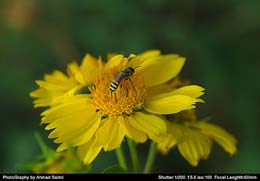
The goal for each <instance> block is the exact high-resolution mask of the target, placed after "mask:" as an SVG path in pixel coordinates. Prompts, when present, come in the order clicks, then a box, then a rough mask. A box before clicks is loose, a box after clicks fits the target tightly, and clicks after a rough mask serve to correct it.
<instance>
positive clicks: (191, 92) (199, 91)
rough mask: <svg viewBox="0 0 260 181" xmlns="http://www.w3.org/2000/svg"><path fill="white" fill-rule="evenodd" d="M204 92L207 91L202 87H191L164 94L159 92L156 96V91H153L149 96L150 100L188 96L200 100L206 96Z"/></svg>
mask: <svg viewBox="0 0 260 181" xmlns="http://www.w3.org/2000/svg"><path fill="white" fill-rule="evenodd" d="M204 90H205V89H204V88H203V87H200V86H198V85H189V86H184V87H181V88H178V89H175V90H172V91H168V92H162V93H159V92H157V94H155V92H154V91H151V92H150V93H149V94H148V99H149V100H156V99H160V98H163V97H170V96H174V95H186V96H189V97H192V98H198V97H200V96H201V95H203V94H204V92H203V91H204Z"/></svg>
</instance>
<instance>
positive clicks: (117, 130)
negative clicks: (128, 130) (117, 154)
mask: <svg viewBox="0 0 260 181" xmlns="http://www.w3.org/2000/svg"><path fill="white" fill-rule="evenodd" d="M124 136H125V132H124V129H122V128H121V126H120V124H119V123H118V120H117V119H116V118H107V119H106V120H105V123H104V124H103V125H102V126H101V127H100V128H99V129H98V131H97V133H96V139H97V143H98V144H100V145H103V148H104V150H105V151H109V150H113V149H116V148H118V147H120V145H121V143H122V141H123V138H124Z"/></svg>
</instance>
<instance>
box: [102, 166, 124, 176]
mask: <svg viewBox="0 0 260 181" xmlns="http://www.w3.org/2000/svg"><path fill="white" fill-rule="evenodd" d="M103 173H111V174H113V173H127V171H126V170H125V169H123V168H122V167H120V166H119V165H113V166H111V167H108V168H106V169H105V170H104V171H103Z"/></svg>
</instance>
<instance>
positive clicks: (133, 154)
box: [127, 139, 139, 172]
mask: <svg viewBox="0 0 260 181" xmlns="http://www.w3.org/2000/svg"><path fill="white" fill-rule="evenodd" d="M127 143H128V147H129V150H130V154H131V158H132V164H133V171H134V172H138V171H139V161H138V154H137V150H136V145H135V143H134V142H133V141H132V140H131V139H127Z"/></svg>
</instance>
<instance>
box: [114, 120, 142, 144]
mask: <svg viewBox="0 0 260 181" xmlns="http://www.w3.org/2000/svg"><path fill="white" fill-rule="evenodd" d="M130 121H131V120H129V118H128V117H127V116H124V117H123V116H120V117H119V118H118V122H119V124H120V126H121V127H122V129H124V132H125V134H126V136H127V137H129V138H131V139H133V140H134V141H135V142H137V143H143V142H145V141H146V140H147V136H146V134H145V133H144V132H143V131H140V130H138V129H136V128H135V127H133V126H131V123H130Z"/></svg>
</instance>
